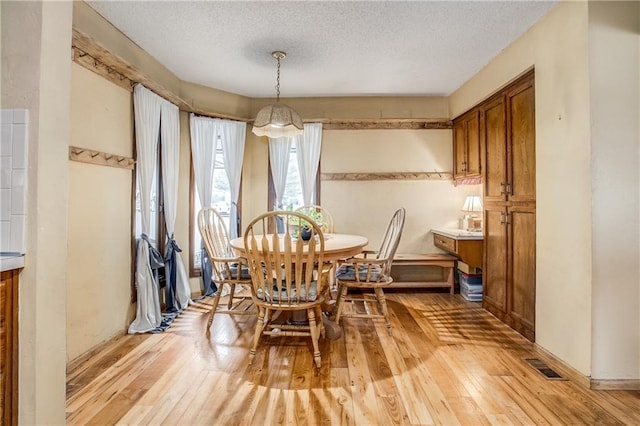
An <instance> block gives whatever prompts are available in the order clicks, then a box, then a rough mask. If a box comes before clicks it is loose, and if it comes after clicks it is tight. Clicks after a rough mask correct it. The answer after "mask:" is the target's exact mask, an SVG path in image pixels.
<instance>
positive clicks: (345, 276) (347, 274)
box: [336, 265, 382, 282]
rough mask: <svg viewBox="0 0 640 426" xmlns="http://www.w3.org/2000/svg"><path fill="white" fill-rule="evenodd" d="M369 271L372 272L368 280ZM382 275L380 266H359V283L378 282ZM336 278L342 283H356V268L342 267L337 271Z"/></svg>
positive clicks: (351, 266) (350, 266)
mask: <svg viewBox="0 0 640 426" xmlns="http://www.w3.org/2000/svg"><path fill="white" fill-rule="evenodd" d="M369 271H371V273H370V275H369V278H368V279H367V274H369ZM381 273H382V268H381V267H380V265H371V267H369V266H365V265H359V266H358V278H359V281H369V282H371V281H374V282H375V281H378V280H379V279H380V274H381ZM336 278H337V279H339V280H341V281H356V268H355V267H354V266H353V265H340V267H339V268H338V270H337V271H336Z"/></svg>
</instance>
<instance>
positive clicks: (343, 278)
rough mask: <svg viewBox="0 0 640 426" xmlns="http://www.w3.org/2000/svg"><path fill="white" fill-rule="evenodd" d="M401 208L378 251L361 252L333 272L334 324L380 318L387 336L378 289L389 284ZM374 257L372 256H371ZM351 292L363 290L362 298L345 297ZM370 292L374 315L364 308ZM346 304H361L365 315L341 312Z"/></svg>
mask: <svg viewBox="0 0 640 426" xmlns="http://www.w3.org/2000/svg"><path fill="white" fill-rule="evenodd" d="M404 216H405V210H404V208H400V209H398V210H396V211H395V213H394V214H393V216H392V218H391V220H390V221H389V225H388V226H387V230H386V231H385V234H384V237H383V239H382V244H381V245H380V249H379V250H378V251H365V252H364V257H353V258H350V259H347V260H345V262H344V263H343V264H342V265H340V267H339V268H338V270H337V271H336V282H337V285H338V299H337V301H336V314H335V321H336V322H338V323H339V322H340V318H341V317H351V318H384V319H385V321H386V325H387V329H388V330H389V334H391V321H390V320H389V312H388V310H387V302H386V300H385V297H384V292H383V291H382V289H383V288H384V287H387V286H389V285H390V284H391V283H392V282H393V278H391V264H392V262H393V256H394V255H395V253H396V249H397V248H398V244H399V243H400V237H401V236H402V229H403V228H404ZM374 255H375V256H374ZM351 289H358V290H364V291H365V292H364V294H363V295H362V296H349V295H348V292H349V290H351ZM367 290H373V292H374V293H375V297H376V300H377V302H378V312H377V313H376V312H375V311H372V310H370V309H369V307H368V306H366V304H367V301H366V296H367V294H366V291H367ZM347 301H351V302H364V303H365V313H356V312H350V313H348V314H345V313H343V309H344V304H345V302H347Z"/></svg>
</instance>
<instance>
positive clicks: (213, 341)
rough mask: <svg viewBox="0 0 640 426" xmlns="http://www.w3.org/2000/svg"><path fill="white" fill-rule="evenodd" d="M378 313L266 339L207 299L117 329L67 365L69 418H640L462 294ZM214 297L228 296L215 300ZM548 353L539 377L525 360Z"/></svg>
mask: <svg viewBox="0 0 640 426" xmlns="http://www.w3.org/2000/svg"><path fill="white" fill-rule="evenodd" d="M387 298H388V306H389V310H390V313H391V316H392V326H393V329H392V330H393V335H392V336H389V335H388V333H387V329H386V327H385V325H384V322H383V321H380V322H375V323H374V322H372V321H371V320H361V319H349V318H345V323H344V327H343V336H342V337H341V338H339V339H337V340H328V339H321V347H320V349H321V352H322V357H323V358H322V368H321V369H320V370H319V371H318V372H317V374H314V368H313V359H312V356H311V352H310V349H309V347H310V345H311V343H310V339H308V338H299V339H297V340H294V341H293V342H291V341H287V342H288V343H287V344H284V341H283V340H281V339H280V338H264V337H263V338H262V340H261V344H260V346H259V347H258V354H257V356H256V359H255V360H254V363H253V365H251V366H249V365H248V362H247V360H248V352H249V344H250V339H251V336H252V332H253V326H254V324H255V318H254V317H238V316H236V317H231V316H226V315H220V316H216V319H215V321H214V324H213V326H212V330H211V335H210V336H206V334H205V332H204V327H205V325H206V323H207V313H208V312H209V310H208V308H209V305H207V303H208V302H209V300H208V299H205V300H204V301H202V302H200V303H197V304H196V305H194V306H191V307H190V308H189V309H188V310H187V311H185V312H184V313H183V314H182V315H180V317H178V319H177V320H176V321H175V322H174V324H173V325H172V327H171V328H170V329H169V330H168V331H167V332H165V333H161V334H146V335H134V336H123V337H122V338H119V339H117V340H115V341H113V342H110V343H109V344H108V345H107V346H105V347H102V348H100V350H99V351H96V353H95V354H94V355H93V356H92V357H90V358H88V359H86V360H84V361H82V362H75V363H72V365H70V366H69V371H68V373H67V422H68V423H69V424H104V425H106V424H154V425H155V424H179V425H196V424H203V425H204V424H207V425H218V424H219V425H236V424H255V425H275V424H299V425H317V424H332V425H338V424H355V425H391V424H412V425H429V424H445V425H457V424H462V425H485V424H553V425H556V424H572V425H576V424H580V425H582V424H588V425H602V424H628V425H638V424H640V391H592V390H589V389H587V388H586V387H585V386H584V385H583V384H582V383H581V382H580V380H579V379H578V378H576V377H573V376H572V372H571V371H566V370H565V369H564V368H563V366H562V365H556V364H553V363H552V360H549V359H548V358H545V354H543V353H539V352H536V350H535V348H534V346H533V345H532V344H531V343H530V342H528V341H527V340H525V339H524V338H522V337H520V336H519V335H518V334H517V333H515V332H513V331H512V330H511V329H509V328H508V327H506V326H505V325H503V324H502V323H500V322H499V321H498V320H496V319H495V318H494V317H492V316H491V315H490V314H488V313H487V312H486V311H484V310H482V309H481V308H480V304H478V303H471V302H466V301H464V300H463V299H462V298H461V296H460V295H457V294H456V295H455V296H450V295H449V294H444V293H434V292H430V291H428V290H423V291H412V292H402V291H398V290H395V291H388V292H387ZM221 303H224V302H221ZM528 358H539V359H543V360H545V361H546V362H547V363H548V364H549V365H550V366H551V367H553V368H554V369H555V370H556V371H557V372H559V373H560V374H562V375H563V377H564V379H563V380H549V379H547V378H546V377H545V376H543V375H542V374H541V373H540V372H539V371H538V370H535V369H534V368H533V367H531V366H530V365H529V363H528V362H526V361H525V360H526V359H528Z"/></svg>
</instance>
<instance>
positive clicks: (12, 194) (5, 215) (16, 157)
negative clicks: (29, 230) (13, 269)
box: [0, 109, 29, 253]
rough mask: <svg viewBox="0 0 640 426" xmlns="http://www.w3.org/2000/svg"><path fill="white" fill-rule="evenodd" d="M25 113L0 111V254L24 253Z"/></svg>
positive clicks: (27, 118)
mask: <svg viewBox="0 0 640 426" xmlns="http://www.w3.org/2000/svg"><path fill="white" fill-rule="evenodd" d="M28 123H29V111H28V110H26V109H3V110H0V126H1V127H2V133H0V252H19V253H24V252H25V238H24V237H25V226H26V214H27V209H26V206H25V200H26V196H27V181H26V178H27V140H28V137H27V136H28V135H27V129H28Z"/></svg>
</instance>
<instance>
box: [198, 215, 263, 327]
mask: <svg viewBox="0 0 640 426" xmlns="http://www.w3.org/2000/svg"><path fill="white" fill-rule="evenodd" d="M198 228H199V230H200V235H201V237H202V241H203V242H204V247H205V249H206V251H207V255H208V256H209V259H210V260H211V265H212V275H211V280H212V281H213V282H214V283H215V284H216V286H217V289H216V292H215V293H214V295H213V304H212V306H211V315H210V316H209V321H208V322H207V328H206V332H207V333H209V331H210V328H211V323H213V318H214V317H215V315H216V314H229V315H255V314H256V312H257V309H256V308H255V306H254V304H253V298H252V296H251V291H252V287H251V274H250V273H249V268H248V267H247V262H246V260H245V259H244V258H241V257H239V256H237V255H236V254H234V252H233V250H232V249H231V246H230V245H229V233H228V232H227V225H226V223H225V222H224V220H223V218H222V216H221V215H220V213H218V211H217V210H216V209H214V208H213V207H205V208H203V209H201V210H200V211H199V212H198ZM225 284H226V285H228V287H229V293H228V302H227V304H226V306H219V303H220V299H221V297H222V293H223V288H224V286H225ZM236 286H243V287H246V290H248V291H249V293H247V294H242V295H236Z"/></svg>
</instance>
